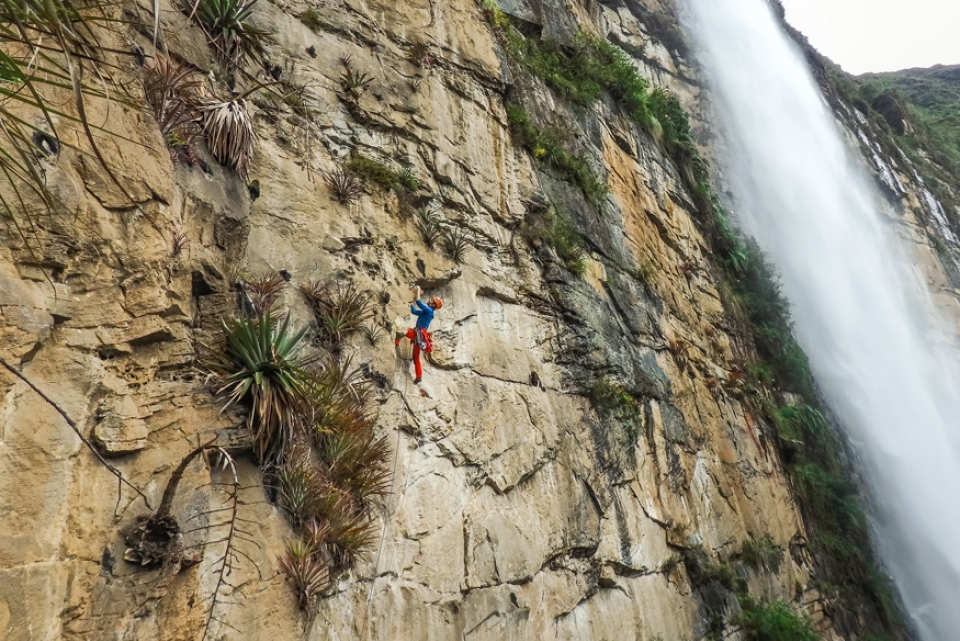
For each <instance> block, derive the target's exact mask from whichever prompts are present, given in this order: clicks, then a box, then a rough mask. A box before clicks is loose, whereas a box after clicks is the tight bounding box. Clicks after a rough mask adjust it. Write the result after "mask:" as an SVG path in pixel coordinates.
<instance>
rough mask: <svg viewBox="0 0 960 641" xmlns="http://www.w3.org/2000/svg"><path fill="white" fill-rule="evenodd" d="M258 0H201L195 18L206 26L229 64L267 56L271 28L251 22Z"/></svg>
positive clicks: (212, 43) (241, 63)
mask: <svg viewBox="0 0 960 641" xmlns="http://www.w3.org/2000/svg"><path fill="white" fill-rule="evenodd" d="M257 2H258V0H250V1H249V2H248V1H247V0H199V2H198V3H197V7H196V13H195V14H194V19H195V20H196V21H197V23H198V24H199V25H200V26H201V27H202V28H203V30H204V32H206V34H207V38H208V39H209V40H210V44H211V45H213V47H214V49H216V51H217V56H218V57H219V58H220V59H221V60H223V61H224V62H225V63H228V64H230V65H233V66H236V67H240V66H242V65H243V64H244V63H245V62H246V61H247V60H248V59H251V60H254V61H258V60H262V59H263V53H264V50H263V46H264V43H265V42H266V39H267V37H268V36H269V35H270V33H269V32H268V31H264V30H262V29H257V28H256V27H254V26H253V25H251V24H250V23H249V22H248V21H249V19H250V15H251V14H252V13H253V7H254V6H255V5H256V4H257Z"/></svg>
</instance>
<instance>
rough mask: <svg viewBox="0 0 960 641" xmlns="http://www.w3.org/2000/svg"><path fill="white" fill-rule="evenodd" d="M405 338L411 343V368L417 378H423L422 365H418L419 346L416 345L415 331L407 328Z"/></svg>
mask: <svg viewBox="0 0 960 641" xmlns="http://www.w3.org/2000/svg"><path fill="white" fill-rule="evenodd" d="M407 338H409V339H410V342H411V343H412V344H413V368H414V370H415V371H416V373H417V378H423V367H421V366H420V346H419V345H417V333H416V331H414V330H413V328H411V329H408V330H407Z"/></svg>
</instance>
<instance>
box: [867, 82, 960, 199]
mask: <svg viewBox="0 0 960 641" xmlns="http://www.w3.org/2000/svg"><path fill="white" fill-rule="evenodd" d="M859 80H860V95H861V97H863V99H864V100H865V101H866V102H867V103H868V104H870V105H871V106H874V103H875V102H876V101H877V100H878V99H882V98H881V97H882V96H884V95H891V94H892V96H893V97H894V99H897V100H900V101H901V102H902V103H903V105H904V106H905V108H906V112H907V118H908V120H909V121H910V124H911V125H912V126H913V128H914V131H913V132H912V133H908V134H906V136H905V138H906V139H907V141H908V142H909V143H911V146H914V147H915V148H917V149H920V150H923V151H925V152H926V154H927V155H928V156H929V158H930V159H931V160H933V161H934V162H935V163H937V164H939V165H940V166H941V167H942V168H943V169H945V170H947V171H948V172H950V173H951V174H952V175H953V176H954V186H960V185H957V182H958V181H957V180H956V176H958V175H960V66H953V67H945V66H939V65H938V66H936V67H931V68H930V69H907V70H904V71H896V72H891V73H880V74H866V75H863V76H861V77H860V78H859Z"/></svg>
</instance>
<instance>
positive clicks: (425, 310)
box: [410, 300, 434, 329]
mask: <svg viewBox="0 0 960 641" xmlns="http://www.w3.org/2000/svg"><path fill="white" fill-rule="evenodd" d="M418 307H419V309H417V308H418ZM410 312H411V313H412V314H413V315H414V316H416V317H417V327H419V328H420V329H428V328H429V327H430V321H432V320H433V314H434V311H433V308H432V307H429V306H427V305H424V304H423V301H420V300H418V301H416V302H414V304H413V305H411V306H410Z"/></svg>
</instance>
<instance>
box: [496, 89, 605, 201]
mask: <svg viewBox="0 0 960 641" xmlns="http://www.w3.org/2000/svg"><path fill="white" fill-rule="evenodd" d="M507 120H508V122H509V123H510V131H511V132H512V133H513V135H514V136H515V137H516V138H517V140H518V141H519V142H520V144H521V145H522V146H523V147H524V148H525V149H526V150H527V151H529V152H530V155H531V156H533V159H534V160H536V161H537V162H542V163H546V164H547V165H549V166H550V167H552V168H553V169H555V170H556V171H557V172H558V173H559V174H560V175H561V176H562V177H563V178H565V179H566V180H569V181H570V182H572V183H575V184H576V185H577V186H578V187H580V190H581V191H582V192H583V196H584V198H586V199H587V202H590V203H593V204H595V205H596V204H599V203H600V202H602V201H603V199H604V198H605V197H606V195H607V185H606V183H604V182H603V181H601V180H600V179H599V178H597V175H596V173H594V171H593V169H592V168H591V167H590V163H589V162H588V161H587V159H586V156H584V155H580V154H575V153H572V152H571V151H569V150H568V148H567V144H566V143H565V142H564V141H565V140H566V139H569V138H570V137H572V133H571V131H570V130H569V129H566V130H560V129H559V128H556V127H554V128H552V129H544V128H541V127H538V126H536V125H535V124H534V123H533V121H532V120H531V118H530V116H529V114H527V112H526V111H525V110H524V109H523V107H521V106H520V105H518V104H516V103H508V104H507Z"/></svg>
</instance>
